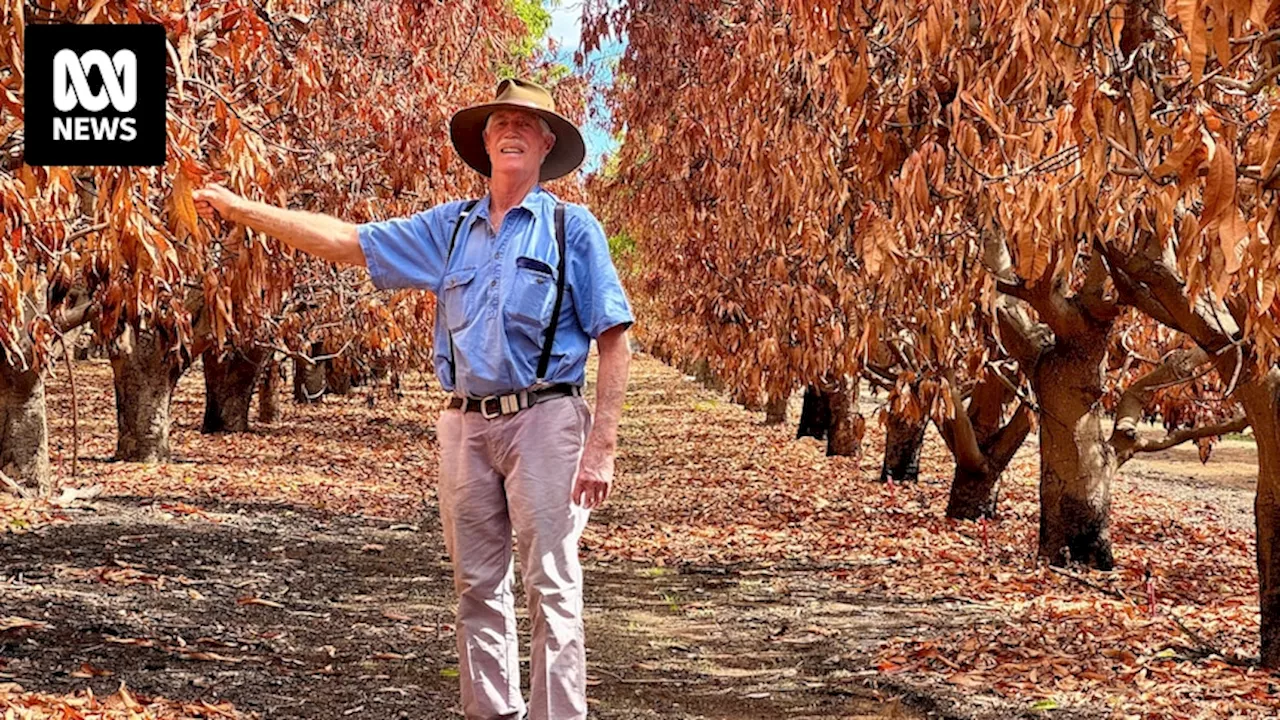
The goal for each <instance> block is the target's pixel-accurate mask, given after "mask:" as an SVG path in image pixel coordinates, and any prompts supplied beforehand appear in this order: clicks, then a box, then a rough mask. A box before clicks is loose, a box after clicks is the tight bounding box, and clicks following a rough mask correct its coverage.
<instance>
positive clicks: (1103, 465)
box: [1032, 329, 1117, 570]
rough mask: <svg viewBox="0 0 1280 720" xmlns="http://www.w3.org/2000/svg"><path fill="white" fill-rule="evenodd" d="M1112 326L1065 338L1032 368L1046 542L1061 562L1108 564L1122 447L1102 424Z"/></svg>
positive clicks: (1043, 550)
mask: <svg viewBox="0 0 1280 720" xmlns="http://www.w3.org/2000/svg"><path fill="white" fill-rule="evenodd" d="M1106 341H1107V332H1106V330H1105V329H1099V330H1097V331H1096V332H1091V333H1087V334H1082V335H1078V336H1073V337H1071V338H1069V339H1064V338H1061V337H1060V338H1058V340H1057V341H1056V343H1055V344H1054V346H1053V347H1052V348H1051V349H1049V350H1048V351H1047V352H1046V353H1044V354H1043V355H1042V356H1041V359H1040V362H1039V363H1038V365H1037V366H1036V368H1035V371H1034V372H1033V373H1032V386H1033V387H1034V388H1035V392H1036V397H1037V398H1038V399H1039V401H1040V409H1041V417H1040V549H1039V553H1040V555H1041V556H1042V557H1045V558H1047V559H1048V560H1049V561H1050V562H1051V563H1053V564H1055V565H1064V564H1066V563H1068V562H1078V563H1083V564H1085V565H1088V566H1090V567H1094V568H1099V569H1102V570H1109V569H1111V568H1112V566H1113V565H1114V564H1115V560H1114V557H1113V555H1112V549H1111V481H1112V479H1113V478H1114V476H1115V472H1116V466H1117V465H1116V462H1117V459H1116V452H1115V448H1114V447H1113V446H1112V445H1111V443H1110V442H1109V438H1108V436H1107V434H1106V433H1105V432H1104V430H1103V422H1102V414H1103V408H1102V404H1101V402H1100V401H1101V398H1102V365H1103V360H1104V358H1105V355H1106V348H1107V343H1106Z"/></svg>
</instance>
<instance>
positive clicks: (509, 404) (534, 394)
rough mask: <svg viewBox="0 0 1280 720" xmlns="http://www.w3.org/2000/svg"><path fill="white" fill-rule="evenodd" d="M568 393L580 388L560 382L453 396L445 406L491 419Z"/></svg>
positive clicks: (575, 394)
mask: <svg viewBox="0 0 1280 720" xmlns="http://www.w3.org/2000/svg"><path fill="white" fill-rule="evenodd" d="M568 395H572V396H575V397H577V396H580V395H582V388H581V387H578V386H577V385H570V384H569V383H560V384H558V385H551V386H549V387H545V388H542V389H541V390H519V391H516V392H513V393H508V394H506V395H489V396H487V397H482V398H460V397H453V398H449V404H448V405H447V406H446V407H447V408H448V409H450V410H457V409H459V408H462V411H463V412H478V413H480V414H481V415H483V416H484V417H485V419H486V420H492V419H494V418H496V417H501V416H503V415H515V414H516V413H518V412H520V411H521V410H524V409H526V408H531V407H533V406H534V405H537V404H538V403H540V402H543V401H546V400H550V399H551V398H557V397H565V396H568Z"/></svg>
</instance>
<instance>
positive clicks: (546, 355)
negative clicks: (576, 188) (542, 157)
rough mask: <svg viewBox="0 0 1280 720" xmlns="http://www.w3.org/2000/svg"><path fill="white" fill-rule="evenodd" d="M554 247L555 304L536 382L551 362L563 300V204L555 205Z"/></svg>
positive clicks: (539, 380)
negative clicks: (556, 254) (556, 252)
mask: <svg viewBox="0 0 1280 720" xmlns="http://www.w3.org/2000/svg"><path fill="white" fill-rule="evenodd" d="M556 247H557V248H559V250H560V261H559V262H558V263H556V303H555V305H553V306H552V307H551V327H549V328H547V333H546V335H547V340H546V342H544V343H543V344H542V357H540V358H538V382H542V381H543V379H545V378H546V376H547V363H549V362H551V346H552V345H554V344H555V341H556V327H557V326H559V325H560V303H561V302H562V301H563V300H564V256H565V255H566V253H565V251H564V203H556Z"/></svg>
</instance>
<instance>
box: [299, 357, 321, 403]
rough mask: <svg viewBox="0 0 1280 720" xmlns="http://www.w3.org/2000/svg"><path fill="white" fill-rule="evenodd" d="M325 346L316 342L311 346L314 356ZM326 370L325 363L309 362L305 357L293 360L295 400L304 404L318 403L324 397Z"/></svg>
mask: <svg viewBox="0 0 1280 720" xmlns="http://www.w3.org/2000/svg"><path fill="white" fill-rule="evenodd" d="M322 352H323V346H322V345H321V344H320V343H315V344H314V345H312V346H311V355H312V357H318V356H319V355H320V354H321V353H322ZM324 376H325V372H324V364H323V363H313V362H308V361H307V360H305V359H304V358H299V357H295V358H294V360H293V401H294V402H296V403H300V404H303V405H306V404H310V403H318V402H320V400H321V399H322V398H323V397H324V391H325V377H324Z"/></svg>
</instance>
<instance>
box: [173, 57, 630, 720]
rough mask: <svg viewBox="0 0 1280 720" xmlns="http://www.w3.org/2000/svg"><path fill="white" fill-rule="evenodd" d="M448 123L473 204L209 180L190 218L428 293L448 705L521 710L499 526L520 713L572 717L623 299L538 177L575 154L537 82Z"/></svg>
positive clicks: (610, 435)
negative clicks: (358, 218)
mask: <svg viewBox="0 0 1280 720" xmlns="http://www.w3.org/2000/svg"><path fill="white" fill-rule="evenodd" d="M450 131H451V136H452V139H453V144H454V147H455V149H457V151H458V154H459V155H461V156H462V159H463V160H464V161H466V163H467V164H468V165H470V166H471V167H472V168H473V169H475V170H476V171H477V172H479V173H480V174H481V175H484V176H486V177H488V178H489V195H488V196H487V197H485V198H482V199H480V200H479V202H477V203H475V204H474V206H472V205H471V204H470V203H468V202H467V201H455V202H449V203H445V204H443V205H439V206H436V207H433V208H431V209H430V210H427V211H425V212H422V213H418V214H416V215H413V216H411V217H408V218H403V219H397V220H389V221H386V222H374V223H368V224H364V225H360V226H356V225H352V224H349V223H346V222H343V221H341V220H338V219H336V218H333V217H329V216H325V215H317V214H312V213H306V212H300V211H295V210H285V209H281V208H276V207H271V206H269V205H266V204H263V203H259V202H251V201H248V200H245V199H243V198H241V197H238V196H236V195H235V194H233V193H231V192H230V191H228V190H227V189H225V188H222V187H220V186H217V185H213V186H210V187H207V188H203V189H201V190H198V191H196V193H195V200H196V204H197V208H198V209H199V210H200V212H201V214H202V215H204V216H205V217H212V214H213V212H214V211H215V210H216V211H217V212H218V213H220V214H221V215H222V216H223V217H225V218H228V219H230V220H232V221H235V222H239V223H243V224H245V225H248V226H249V227H252V228H254V229H256V230H259V231H262V232H265V233H268V234H270V235H272V236H274V237H276V238H279V239H280V240H282V241H283V242H285V243H287V244H289V245H291V246H293V247H295V248H298V249H300V250H303V251H306V252H309V253H312V254H314V255H317V256H319V257H321V258H324V259H326V260H330V261H332V262H337V263H349V264H356V265H365V266H367V267H368V269H369V274H370V275H371V276H372V278H373V281H374V284H376V285H377V286H378V287H381V288H391V287H414V288H421V289H425V290H430V291H432V292H434V293H436V296H437V299H438V303H437V309H436V329H435V366H436V372H437V374H438V376H439V378H440V382H441V384H442V385H443V386H444V388H445V389H446V390H449V391H452V392H453V394H454V397H453V398H452V399H451V401H450V403H449V405H448V406H447V407H446V409H445V410H444V411H442V413H441V415H440V418H439V420H438V422H437V426H436V428H437V429H436V435H437V438H438V439H439V442H440V492H439V496H440V514H441V520H442V524H443V526H444V536H445V545H446V547H447V548H448V550H449V555H450V557H451V558H452V560H453V574H454V587H455V590H456V591H457V593H458V596H459V597H458V618H457V633H458V662H459V672H460V676H461V681H462V705H463V711H464V712H465V714H466V716H467V717H468V718H477V719H481V718H482V719H484V720H491V719H496V718H504V719H506V718H519V717H521V716H522V715H523V713H524V712H525V710H526V705H525V703H524V701H523V699H522V698H521V694H520V665H519V652H518V645H517V640H516V617H515V604H514V598H513V593H512V587H513V584H514V581H513V575H512V568H513V565H512V553H511V531H512V528H513V527H514V529H515V534H516V539H517V544H518V547H519V554H520V561H521V565H520V567H521V575H522V576H523V578H524V585H525V591H526V595H527V599H528V603H529V617H530V620H531V624H532V626H533V644H532V647H531V653H530V655H531V670H532V674H533V675H532V682H531V685H532V693H531V697H530V700H529V704H528V706H527V709H528V711H529V714H528V717H529V718H531V720H574V719H577V718H585V717H586V713H587V704H586V653H585V646H584V639H583V627H582V569H581V566H580V565H579V562H578V540H579V537H580V536H581V534H582V530H583V527H584V526H585V524H586V521H587V516H588V514H589V511H590V510H591V509H592V508H595V507H598V506H599V505H600V504H601V503H603V502H604V501H605V499H606V498H607V497H608V496H609V489H610V486H611V484H612V479H613V464H614V454H615V449H616V446H617V432H618V418H619V415H620V414H621V411H622V398H623V393H624V391H625V388H626V383H627V373H628V368H629V364H630V351H629V349H628V345H627V338H626V333H627V328H628V327H629V326H630V325H631V323H632V321H633V318H632V315H631V308H630V305H629V304H628V302H627V299H626V295H625V294H624V293H623V290H622V286H621V285H620V283H619V282H618V275H617V271H616V270H615V269H614V267H613V263H612V260H611V259H610V257H609V248H608V243H607V241H606V239H605V236H604V232H603V230H602V229H601V227H600V223H599V222H598V221H597V220H596V219H595V217H594V216H592V214H591V212H590V211H589V210H587V209H586V208H584V207H581V206H578V205H564V204H561V203H559V202H558V201H557V200H556V198H555V197H553V196H552V195H551V194H550V193H548V192H546V191H545V190H543V189H541V187H539V185H538V183H539V181H540V180H550V179H554V178H557V177H560V176H562V175H565V174H568V173H570V172H572V171H573V170H574V169H575V168H577V167H578V165H579V164H581V162H582V158H583V155H584V154H585V150H584V147H583V142H582V136H581V134H580V133H579V131H578V129H577V128H576V127H574V125H573V123H571V122H570V121H568V120H567V119H565V118H564V117H562V116H560V115H559V114H557V113H556V112H555V105H554V102H553V101H552V99H551V96H550V94H549V93H548V92H547V91H546V90H545V89H543V88H542V87H539V86H538V85H535V84H533V83H529V82H524V81H520V80H507V81H504V82H503V83H502V84H500V85H499V86H498V92H497V98H496V100H494V101H493V102H490V103H484V104H480V105H476V106H472V107H469V108H465V109H463V110H461V111H459V112H458V113H457V114H455V115H454V116H453V119H452V120H451V121H450ZM558 209H559V211H558ZM558 214H562V217H561V218H559V220H562V221H563V234H562V238H563V241H564V253H563V255H562V254H561V252H560V249H559V239H560V237H561V236H559V235H558V233H559V231H558V222H557V220H558V218H557V215H558ZM562 258H563V259H562ZM561 279H563V285H564V287H563V291H558V289H557V288H558V281H559V280H561ZM557 296H559V297H560V298H561V300H560V301H557ZM557 309H558V310H559V311H560V312H559V313H558V315H557V314H555V311H556V310H557ZM591 338H595V339H596V340H597V344H598V346H599V350H600V367H599V373H598V379H597V389H596V405H595V409H596V417H595V419H594V422H593V421H592V418H591V414H590V411H589V410H588V407H587V404H586V402H585V401H584V400H583V399H582V397H581V392H580V388H581V386H582V384H583V380H584V377H585V364H586V356H587V350H588V348H589V346H590V342H591ZM549 339H550V341H549V342H548V340H549Z"/></svg>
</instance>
